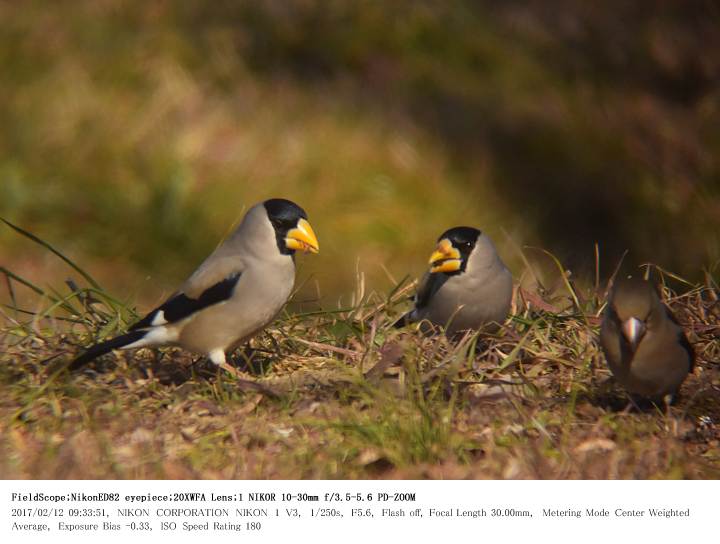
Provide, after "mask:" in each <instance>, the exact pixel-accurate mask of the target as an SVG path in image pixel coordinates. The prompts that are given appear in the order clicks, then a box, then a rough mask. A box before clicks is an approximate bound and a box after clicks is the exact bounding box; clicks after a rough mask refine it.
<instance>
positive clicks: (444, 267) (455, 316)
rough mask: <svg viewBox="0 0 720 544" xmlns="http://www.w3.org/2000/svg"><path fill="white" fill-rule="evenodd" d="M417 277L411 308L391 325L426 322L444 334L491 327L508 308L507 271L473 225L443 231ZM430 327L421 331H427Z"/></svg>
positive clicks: (509, 286) (509, 280)
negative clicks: (442, 329)
mask: <svg viewBox="0 0 720 544" xmlns="http://www.w3.org/2000/svg"><path fill="white" fill-rule="evenodd" d="M429 265H430V269H429V270H428V271H427V272H426V273H425V275H424V276H423V277H422V279H421V280H420V283H419V285H418V289H417V293H416V295H415V297H414V302H415V306H414V308H413V309H412V310H411V311H410V312H408V313H407V314H405V315H404V316H403V317H401V318H400V319H399V320H398V321H397V322H396V324H395V326H396V327H402V326H405V325H407V324H408V323H415V322H418V321H421V322H426V323H427V322H430V323H431V324H432V325H435V326H440V327H445V333H446V335H447V336H448V337H453V336H455V335H456V334H458V333H461V332H463V331H467V330H478V329H480V328H485V329H486V330H493V329H495V330H497V328H498V327H499V324H501V323H502V322H503V321H504V320H505V318H506V317H507V314H508V312H509V311H510V304H511V300H512V290H513V280H512V274H511V273H510V271H509V270H508V268H507V267H506V266H505V263H503V261H502V259H501V258H500V256H499V255H498V253H497V251H496V249H495V245H494V244H493V242H492V240H490V238H489V237H488V236H487V235H486V234H483V233H482V232H481V231H480V230H478V229H476V228H474V227H453V228H451V229H448V230H446V231H445V232H443V233H442V234H441V235H440V237H439V238H438V240H437V247H436V249H435V251H434V252H433V253H432V255H431V256H430V260H429ZM430 329H431V327H427V326H424V327H423V326H422V325H421V330H423V331H425V332H430Z"/></svg>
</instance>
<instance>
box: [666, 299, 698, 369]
mask: <svg viewBox="0 0 720 544" xmlns="http://www.w3.org/2000/svg"><path fill="white" fill-rule="evenodd" d="M663 306H665V313H666V314H667V316H668V317H669V318H670V321H672V322H673V323H675V324H676V325H677V326H678V329H680V330H679V331H678V343H679V344H680V345H681V346H682V347H683V349H684V350H685V351H687V352H688V355H689V356H690V369H689V372H692V371H693V370H694V369H695V348H693V347H692V344H691V343H690V340H688V339H687V335H686V334H685V329H683V326H682V324H681V323H680V321H678V318H677V317H675V314H674V313H673V312H672V310H671V309H670V308H668V306H667V305H665V304H663Z"/></svg>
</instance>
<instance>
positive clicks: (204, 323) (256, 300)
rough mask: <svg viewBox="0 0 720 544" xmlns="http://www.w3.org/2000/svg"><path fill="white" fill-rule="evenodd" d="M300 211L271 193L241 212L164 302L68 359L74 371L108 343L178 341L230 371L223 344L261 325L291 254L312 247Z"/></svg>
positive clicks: (274, 304) (279, 291)
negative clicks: (240, 217) (227, 233)
mask: <svg viewBox="0 0 720 544" xmlns="http://www.w3.org/2000/svg"><path fill="white" fill-rule="evenodd" d="M318 250H319V245H318V241H317V237H316V236H315V233H314V232H313V229H312V227H311V226H310V223H309V222H308V220H307V214H306V213H305V211H304V210H303V209H302V208H301V207H300V206H298V205H297V204H295V203H294V202H291V201H289V200H285V199H280V198H273V199H270V200H266V201H264V202H261V203H260V204H257V205H255V206H253V207H252V208H250V210H248V212H247V214H245V217H244V218H243V220H242V222H241V223H240V225H239V226H238V227H237V228H236V229H235V231H234V232H233V233H232V234H230V236H229V237H228V238H227V239H226V240H225V241H224V242H223V243H222V244H221V245H220V246H218V248H217V249H216V250H215V251H214V252H213V253H212V254H211V255H210V256H209V257H208V258H207V259H205V261H204V262H203V263H202V264H201V265H200V266H199V267H198V268H197V270H195V272H193V274H192V275H191V276H190V277H189V278H188V279H187V280H186V281H185V283H183V285H182V286H181V287H180V289H178V291H176V292H175V293H174V294H173V295H172V296H171V297H170V298H169V299H168V300H167V301H165V302H164V303H163V304H162V305H160V306H158V307H157V308H155V309H154V310H153V311H152V312H150V313H149V314H147V315H146V316H145V317H144V318H143V319H141V320H140V321H138V322H137V323H135V324H134V325H133V326H131V327H130V329H129V332H128V333H127V334H124V335H121V336H119V337H116V338H113V339H111V340H108V341H106V342H102V343H100V344H97V345H95V346H93V347H91V348H90V349H88V350H87V351H86V352H84V353H83V354H82V355H80V356H79V357H77V358H76V359H75V360H74V361H73V362H72V363H71V364H70V369H77V368H79V367H81V366H83V365H85V364H86V363H88V362H90V361H92V360H93V359H95V358H96V357H99V356H100V355H103V354H105V353H108V352H110V351H112V350H113V349H133V348H141V347H153V346H166V345H175V346H181V347H183V348H185V349H188V350H190V351H193V352H196V353H201V354H203V355H207V356H208V357H209V358H210V360H211V361H212V362H213V363H215V364H216V365H218V366H221V367H222V368H225V369H226V370H228V371H230V372H234V369H233V368H232V367H231V366H229V365H228V364H227V363H226V360H225V354H226V352H227V351H228V350H231V349H233V348H235V347H236V346H239V345H241V344H243V343H244V342H246V341H248V340H249V339H250V338H252V337H253V336H254V335H255V334H257V333H258V332H260V331H261V330H262V329H263V328H265V327H266V326H267V325H268V324H269V323H270V322H271V321H272V320H273V319H274V317H275V316H276V315H277V314H278V313H279V312H280V310H281V309H282V307H283V306H284V305H285V303H286V302H287V300H288V298H289V296H290V293H291V291H292V288H293V284H294V282H295V252H296V251H302V252H311V253H317V252H318Z"/></svg>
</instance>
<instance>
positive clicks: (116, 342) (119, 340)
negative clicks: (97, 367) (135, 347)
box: [68, 330, 147, 370]
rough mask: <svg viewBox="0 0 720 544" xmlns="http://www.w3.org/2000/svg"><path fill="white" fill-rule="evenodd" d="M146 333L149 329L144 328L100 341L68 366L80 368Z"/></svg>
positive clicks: (73, 368)
mask: <svg viewBox="0 0 720 544" xmlns="http://www.w3.org/2000/svg"><path fill="white" fill-rule="evenodd" d="M146 334H147V331H144V330H143V331H131V332H129V333H127V334H122V335H120V336H116V337H115V338H111V339H110V340H107V341H106V342H100V343H99V344H95V345H94V346H92V347H90V348H89V349H88V350H87V351H85V352H84V353H83V354H81V355H79V356H78V357H76V358H75V359H74V360H73V362H72V363H70V365H69V366H68V368H69V369H70V370H77V369H78V368H80V367H82V366H84V365H86V364H88V363H89V362H90V361H92V360H93V359H96V358H97V357H100V356H101V355H105V354H106V353H110V352H111V351H112V350H114V349H120V348H123V347H125V346H127V345H130V344H132V343H133V342H137V341H138V340H142V339H143V337H144V336H145V335H146Z"/></svg>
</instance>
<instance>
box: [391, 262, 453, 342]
mask: <svg viewBox="0 0 720 544" xmlns="http://www.w3.org/2000/svg"><path fill="white" fill-rule="evenodd" d="M447 279H448V277H447V276H446V275H445V274H431V273H430V272H426V273H425V275H424V276H423V277H422V279H421V280H420V283H419V285H418V289H417V292H416V293H415V307H414V308H413V309H412V310H410V311H409V312H408V313H406V314H405V315H403V316H402V317H401V318H400V319H398V320H397V321H396V322H395V323H394V324H393V326H394V327H395V328H396V329H398V328H401V327H405V326H406V325H409V324H410V323H412V322H413V321H417V319H416V317H415V315H414V313H415V312H416V311H417V310H421V309H422V308H424V307H425V306H427V305H428V304H429V303H430V299H431V298H432V297H433V296H434V295H435V293H437V292H438V290H439V289H440V287H442V286H443V284H444V283H445V282H446V281H447Z"/></svg>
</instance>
